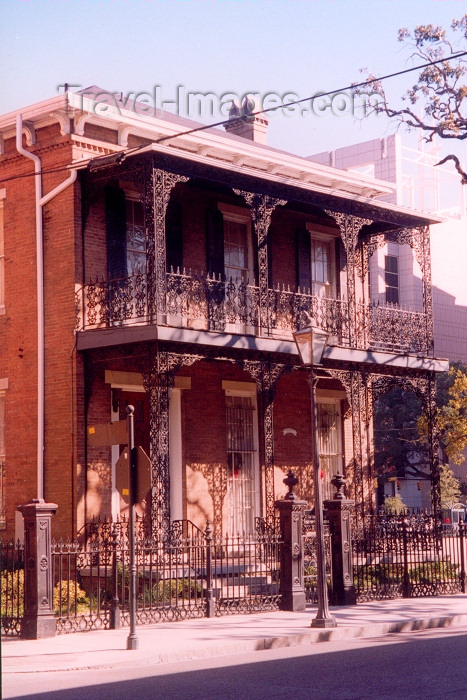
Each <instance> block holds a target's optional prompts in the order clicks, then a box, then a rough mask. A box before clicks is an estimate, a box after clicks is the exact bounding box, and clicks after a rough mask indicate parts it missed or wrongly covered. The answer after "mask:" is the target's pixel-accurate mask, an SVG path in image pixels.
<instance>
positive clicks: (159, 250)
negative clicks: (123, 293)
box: [148, 168, 189, 315]
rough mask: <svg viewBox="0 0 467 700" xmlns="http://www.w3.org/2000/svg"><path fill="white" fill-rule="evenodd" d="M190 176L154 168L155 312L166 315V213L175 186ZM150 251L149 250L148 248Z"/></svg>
mask: <svg viewBox="0 0 467 700" xmlns="http://www.w3.org/2000/svg"><path fill="white" fill-rule="evenodd" d="M188 179H189V178H188V177H186V176H185V175H179V174H178V173H171V172H167V171H165V170H160V169H158V168H154V170H153V179H152V187H153V209H154V261H155V262H154V272H153V277H152V281H153V284H154V288H153V294H152V295H151V297H152V299H153V300H154V308H152V309H151V311H152V313H153V314H156V313H159V314H162V315H164V314H165V312H166V288H165V285H166V243H165V235H166V234H165V215H166V212H167V206H168V204H169V201H170V195H171V193H172V190H173V188H174V187H175V186H176V185H177V184H179V183H181V182H187V180H188ZM148 252H149V250H148Z"/></svg>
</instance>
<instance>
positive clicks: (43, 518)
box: [18, 498, 58, 639]
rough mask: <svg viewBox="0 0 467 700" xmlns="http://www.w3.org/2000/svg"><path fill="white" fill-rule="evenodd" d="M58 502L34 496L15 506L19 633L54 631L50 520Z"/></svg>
mask: <svg viewBox="0 0 467 700" xmlns="http://www.w3.org/2000/svg"><path fill="white" fill-rule="evenodd" d="M57 508H58V506H57V505H56V504H55V503H46V502H45V501H44V499H43V498H38V499H34V500H32V501H30V502H29V503H26V504H25V505H23V506H18V510H19V511H20V512H21V513H22V515H23V518H24V598H25V599H24V614H23V618H22V620H21V636H22V637H24V638H25V639H42V638H44V637H53V636H54V635H55V630H56V623H55V618H54V588H53V580H52V538H51V521H52V515H55V513H56V511H57Z"/></svg>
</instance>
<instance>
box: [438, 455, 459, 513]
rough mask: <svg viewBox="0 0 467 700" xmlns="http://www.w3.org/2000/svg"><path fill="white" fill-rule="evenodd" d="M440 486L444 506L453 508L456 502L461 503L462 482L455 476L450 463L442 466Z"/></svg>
mask: <svg viewBox="0 0 467 700" xmlns="http://www.w3.org/2000/svg"><path fill="white" fill-rule="evenodd" d="M440 487H441V506H442V508H452V507H453V506H454V505H455V504H456V503H459V499H460V497H461V489H460V482H459V479H457V478H456V477H455V476H454V474H453V472H452V469H451V467H450V466H449V464H443V465H442V466H441V471H440Z"/></svg>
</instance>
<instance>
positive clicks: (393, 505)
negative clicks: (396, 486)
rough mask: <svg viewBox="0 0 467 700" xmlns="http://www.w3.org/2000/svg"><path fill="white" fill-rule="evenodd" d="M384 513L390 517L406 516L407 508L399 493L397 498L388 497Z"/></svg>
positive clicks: (384, 505)
mask: <svg viewBox="0 0 467 700" xmlns="http://www.w3.org/2000/svg"><path fill="white" fill-rule="evenodd" d="M383 509H384V512H385V513H387V514H388V515H405V514H406V513H407V506H406V505H405V503H404V501H403V500H402V497H401V495H400V494H399V493H396V495H395V496H388V497H387V498H386V500H385V501H384V504H383Z"/></svg>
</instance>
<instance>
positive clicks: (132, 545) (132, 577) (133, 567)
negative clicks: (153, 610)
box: [126, 406, 139, 650]
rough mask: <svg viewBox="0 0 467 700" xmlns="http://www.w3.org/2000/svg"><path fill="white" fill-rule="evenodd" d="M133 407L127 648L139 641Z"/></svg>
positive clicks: (131, 423) (129, 415)
mask: <svg viewBox="0 0 467 700" xmlns="http://www.w3.org/2000/svg"><path fill="white" fill-rule="evenodd" d="M134 412H135V409H134V407H133V406H128V407H127V420H128V452H129V454H130V460H129V462H130V479H129V481H130V517H129V522H128V529H129V533H128V534H129V550H130V551H129V554H130V561H129V564H130V600H129V603H130V634H129V635H128V637H127V645H126V648H127V649H129V650H134V649H138V646H139V642H138V637H137V635H136V597H137V591H136V552H135V547H136V545H135V505H136V469H137V464H136V448H135V423H134V420H135V416H134Z"/></svg>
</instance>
